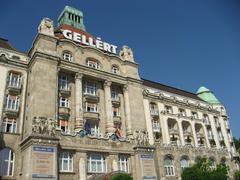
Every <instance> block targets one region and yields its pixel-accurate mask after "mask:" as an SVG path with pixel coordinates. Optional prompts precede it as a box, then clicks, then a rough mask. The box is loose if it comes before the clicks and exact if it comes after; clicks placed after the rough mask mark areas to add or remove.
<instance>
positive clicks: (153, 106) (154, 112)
mask: <svg viewBox="0 0 240 180" xmlns="http://www.w3.org/2000/svg"><path fill="white" fill-rule="evenodd" d="M150 113H151V115H158V108H157V105H156V104H155V103H150Z"/></svg>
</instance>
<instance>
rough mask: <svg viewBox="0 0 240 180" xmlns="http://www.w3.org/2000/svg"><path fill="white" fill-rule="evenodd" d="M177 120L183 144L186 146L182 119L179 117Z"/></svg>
mask: <svg viewBox="0 0 240 180" xmlns="http://www.w3.org/2000/svg"><path fill="white" fill-rule="evenodd" d="M177 122H178V128H179V138H180V141H181V145H182V146H184V145H185V141H184V135H183V128H182V120H180V119H178V120H177Z"/></svg>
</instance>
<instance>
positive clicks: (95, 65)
mask: <svg viewBox="0 0 240 180" xmlns="http://www.w3.org/2000/svg"><path fill="white" fill-rule="evenodd" d="M87 66H88V67H91V68H94V69H99V67H100V66H99V62H98V61H97V60H95V59H87Z"/></svg>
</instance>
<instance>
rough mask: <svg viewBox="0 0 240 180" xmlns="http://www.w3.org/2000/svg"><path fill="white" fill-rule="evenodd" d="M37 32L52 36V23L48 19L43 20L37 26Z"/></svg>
mask: <svg viewBox="0 0 240 180" xmlns="http://www.w3.org/2000/svg"><path fill="white" fill-rule="evenodd" d="M38 32H39V33H42V34H46V35H49V36H54V27H53V21H52V20H51V19H49V18H44V19H43V20H42V21H41V23H40V24H39V26H38Z"/></svg>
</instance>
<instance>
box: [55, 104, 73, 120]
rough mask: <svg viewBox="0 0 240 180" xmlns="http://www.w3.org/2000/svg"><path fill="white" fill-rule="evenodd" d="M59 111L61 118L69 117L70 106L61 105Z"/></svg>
mask: <svg viewBox="0 0 240 180" xmlns="http://www.w3.org/2000/svg"><path fill="white" fill-rule="evenodd" d="M58 113H59V116H60V118H62V119H69V116H70V108H68V107H59V109H58Z"/></svg>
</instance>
